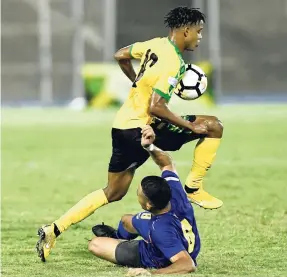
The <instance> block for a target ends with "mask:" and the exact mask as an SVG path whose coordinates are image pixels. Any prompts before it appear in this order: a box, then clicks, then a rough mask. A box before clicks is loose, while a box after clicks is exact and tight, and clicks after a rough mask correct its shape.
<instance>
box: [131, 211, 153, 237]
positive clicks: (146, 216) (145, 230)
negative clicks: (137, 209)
mask: <svg viewBox="0 0 287 277" xmlns="http://www.w3.org/2000/svg"><path fill="white" fill-rule="evenodd" d="M151 217H152V215H151V213H149V212H141V213H138V214H136V215H134V216H133V218H132V224H133V227H134V228H135V229H136V230H137V232H138V234H139V235H140V236H141V237H142V238H143V239H145V240H148V234H149V221H150V219H151Z"/></svg>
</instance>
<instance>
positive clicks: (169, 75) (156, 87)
mask: <svg viewBox="0 0 287 277" xmlns="http://www.w3.org/2000/svg"><path fill="white" fill-rule="evenodd" d="M130 54H131V56H132V57H133V58H135V59H140V60H141V63H140V70H139V72H138V74H137V77H136V80H135V81H134V83H133V85H132V88H131V90H130V93H129V96H128V98H127V100H126V101H125V103H124V104H123V105H122V107H121V108H120V110H119V111H118V113H117V115H116V118H115V120H114V124H113V127H114V128H117V129H131V128H137V127H143V126H144V125H146V124H150V123H151V122H152V116H151V115H150V114H149V112H148V110H149V105H150V101H151V96H152V93H153V91H154V92H156V93H158V94H159V95H160V96H162V97H163V98H165V99H166V100H167V101H169V100H170V98H171V95H172V93H173V91H174V88H175V87H176V85H177V83H178V82H179V81H180V80H181V78H182V77H183V74H184V72H185V64H184V61H183V59H182V56H181V53H180V51H179V49H178V48H177V46H176V45H175V44H174V43H173V42H172V41H171V40H169V38H154V39H152V40H148V41H145V42H137V43H134V44H133V45H131V46H130Z"/></svg>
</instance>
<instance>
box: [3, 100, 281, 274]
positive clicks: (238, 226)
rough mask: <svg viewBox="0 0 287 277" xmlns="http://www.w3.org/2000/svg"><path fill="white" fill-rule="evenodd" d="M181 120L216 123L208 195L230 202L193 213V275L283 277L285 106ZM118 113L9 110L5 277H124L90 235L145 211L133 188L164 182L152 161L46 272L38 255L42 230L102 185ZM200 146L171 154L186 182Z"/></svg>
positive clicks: (75, 229)
mask: <svg viewBox="0 0 287 277" xmlns="http://www.w3.org/2000/svg"><path fill="white" fill-rule="evenodd" d="M180 103H183V104H182V105H183V106H180V107H178V106H177V108H176V109H178V110H180V111H181V112H184V113H195V112H196V113H206V114H213V115H217V116H218V117H219V118H220V119H221V120H222V121H223V123H224V126H225V129H224V138H223V140H222V145H221V147H220V150H219V151H218V155H217V158H216V161H215V163H214V166H213V167H212V169H211V170H210V171H209V173H208V176H207V178H206V180H205V188H206V189H207V190H208V191H209V192H210V193H213V194H214V195H215V196H217V197H219V198H220V199H222V200H223V201H224V206H223V207H222V208H221V209H219V210H216V211H208V210H203V209H200V208H198V207H195V214H196V218H197V222H198V227H199V232H200V235H201V240H202V250H201V253H200V255H199V257H198V264H199V266H198V271H197V272H196V273H195V274H194V275H195V276H286V274H287V266H286V258H287V138H286V137H287V127H286V126H287V123H286V122H287V106H286V105H277V106H275V105H274V106H273V105H246V106H234V105H233V106H222V107H218V108H213V109H211V110H206V111H205V108H202V107H201V108H197V107H195V108H191V107H192V106H189V104H188V103H187V102H184V101H181V102H180ZM114 114H115V111H102V112H101V111H97V112H94V111H85V112H72V111H68V110H64V109H47V110H45V109H44V110H42V109H22V110H21V109H4V110H3V111H2V229H1V230H2V276H13V277H17V276H29V277H32V276H42V277H44V276H53V277H55V276H70V277H71V276H75V277H76V276H77V277H84V276H96V277H104V276H113V277H114V276H124V275H125V273H126V269H125V268H121V267H118V266H115V265H112V264H110V263H108V262H105V261H102V260H99V259H97V258H96V257H94V256H92V255H91V254H90V253H89V252H88V250H87V239H90V238H91V237H92V233H91V227H92V226H93V224H95V223H101V222H103V221H104V222H106V223H109V224H113V225H116V224H117V222H118V220H119V218H120V216H121V215H123V214H124V213H136V212H138V211H140V207H139V204H138V203H137V199H136V186H137V184H138V182H139V181H140V179H141V178H142V177H144V176H145V175H148V174H159V170H158V168H157V167H156V166H155V165H154V164H153V163H152V162H151V161H148V162H147V163H146V164H145V165H144V166H143V167H142V168H140V169H139V170H138V171H137V174H136V177H135V179H134V182H133V184H132V186H131V189H130V190H129V192H128V194H127V195H126V197H125V198H124V199H123V200H122V201H120V202H118V203H113V204H111V205H108V206H106V207H104V208H102V209H100V210H98V211H96V212H95V213H94V214H93V215H92V216H90V217H89V218H88V219H86V220H85V221H83V222H81V223H80V224H78V225H75V226H72V227H71V228H70V229H69V230H68V231H67V232H66V233H64V234H63V235H62V236H61V237H60V238H59V239H58V241H57V244H56V248H55V249H54V250H53V252H52V255H51V256H50V257H49V259H48V261H47V263H45V264H44V263H41V262H40V260H39V259H38V257H37V255H36V252H35V250H34V247H35V243H36V241H37V236H36V231H37V228H38V227H39V226H41V225H42V224H46V223H50V222H52V221H53V220H55V219H57V218H58V217H59V216H60V215H61V214H62V213H64V212H65V211H66V210H67V209H68V208H70V207H71V206H72V205H73V204H74V203H76V202H77V201H78V200H80V199H81V197H82V196H84V195H86V194H87V193H89V192H91V191H93V190H95V189H97V188H101V187H103V186H105V184H106V177H107V166H108V161H109V158H110V154H111V138H110V128H111V124H112V120H113V117H114ZM194 145H195V143H190V144H189V145H186V146H185V147H184V148H183V149H181V150H180V151H178V152H176V153H173V154H172V156H173V157H174V160H175V161H176V164H177V168H178V172H179V174H180V176H181V178H182V180H183V181H184V179H185V177H186V175H187V173H188V171H189V168H190V164H191V161H192V157H193V148H194Z"/></svg>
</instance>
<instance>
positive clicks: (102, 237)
mask: <svg viewBox="0 0 287 277" xmlns="http://www.w3.org/2000/svg"><path fill="white" fill-rule="evenodd" d="M142 133H143V134H142V139H141V144H142V146H143V147H144V148H145V149H146V150H147V151H148V152H149V154H150V156H151V157H152V158H153V160H154V161H155V163H156V164H157V165H158V166H159V167H160V169H161V171H162V175H161V177H158V176H147V177H145V178H144V179H143V180H142V181H141V184H140V185H139V187H138V190H137V195H138V201H139V203H140V205H141V206H142V208H143V209H144V210H146V211H147V212H142V213H139V214H137V215H134V216H133V215H124V216H123V217H122V219H121V221H120V223H119V226H118V229H117V230H115V229H113V228H112V227H110V226H107V225H96V226H94V227H93V232H94V234H95V235H96V236H97V237H95V238H94V239H92V240H91V241H90V242H89V250H90V251H91V252H92V253H93V254H94V255H96V256H97V257H99V258H102V259H105V260H108V261H110V262H113V263H116V264H119V265H123V266H129V267H134V269H130V270H129V272H128V275H130V276H136V275H139V274H168V273H188V272H193V271H195V269H196V257H197V255H198V253H199V250H200V238H199V234H198V231H197V227H196V221H195V218H194V211H193V208H192V205H191V204H190V202H189V200H188V198H187V196H186V193H185V191H184V189H183V187H182V184H181V183H180V180H179V177H178V175H177V173H176V170H175V167H174V165H173V163H172V160H171V158H170V156H169V155H168V154H167V153H165V152H164V151H162V150H161V149H159V148H157V147H156V146H154V145H153V144H152V143H153V141H154V139H155V134H154V132H153V129H152V128H151V127H150V126H146V127H144V128H143V131H142ZM138 235H140V236H141V237H142V238H143V240H134V239H135V238H136V237H137V236H138ZM144 268H155V269H156V270H154V271H147V270H146V269H144Z"/></svg>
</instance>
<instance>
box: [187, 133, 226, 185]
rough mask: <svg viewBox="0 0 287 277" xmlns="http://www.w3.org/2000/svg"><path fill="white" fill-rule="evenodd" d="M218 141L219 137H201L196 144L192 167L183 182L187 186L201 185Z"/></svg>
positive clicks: (212, 159) (213, 156) (214, 154)
mask: <svg viewBox="0 0 287 277" xmlns="http://www.w3.org/2000/svg"><path fill="white" fill-rule="evenodd" d="M220 141H221V139H219V138H203V139H200V140H199V141H198V143H197V144H196V146H195V150H194V158H193V164H192V168H191V171H190V173H189V174H188V176H187V179H186V183H185V184H186V185H187V186H188V187H189V188H201V187H202V181H203V177H204V176H205V175H206V172H207V170H208V169H209V168H210V167H211V164H212V162H213V161H214V159H215V156H216V151H217V149H218V147H219V145H220Z"/></svg>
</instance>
